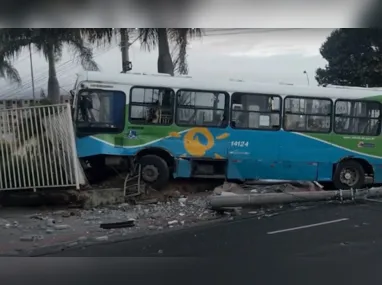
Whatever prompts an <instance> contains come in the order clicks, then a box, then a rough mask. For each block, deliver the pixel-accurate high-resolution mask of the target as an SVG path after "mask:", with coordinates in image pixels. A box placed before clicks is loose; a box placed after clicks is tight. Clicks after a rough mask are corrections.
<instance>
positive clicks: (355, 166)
mask: <svg viewBox="0 0 382 285" xmlns="http://www.w3.org/2000/svg"><path fill="white" fill-rule="evenodd" d="M333 182H334V186H335V187H336V188H337V189H342V190H348V189H361V188H363V187H364V186H365V170H364V169H363V167H362V165H361V164H360V163H359V162H357V161H355V160H345V161H342V162H340V163H339V164H338V166H337V169H336V171H335V173H334V180H333Z"/></svg>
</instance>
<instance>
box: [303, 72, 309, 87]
mask: <svg viewBox="0 0 382 285" xmlns="http://www.w3.org/2000/svg"><path fill="white" fill-rule="evenodd" d="M304 74H305V75H306V80H308V85H309V74H308V72H307V71H306V70H304Z"/></svg>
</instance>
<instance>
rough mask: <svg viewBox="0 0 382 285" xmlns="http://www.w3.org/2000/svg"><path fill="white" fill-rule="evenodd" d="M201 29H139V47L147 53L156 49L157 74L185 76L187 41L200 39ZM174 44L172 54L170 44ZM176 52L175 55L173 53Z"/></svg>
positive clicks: (186, 71) (186, 68)
mask: <svg viewBox="0 0 382 285" xmlns="http://www.w3.org/2000/svg"><path fill="white" fill-rule="evenodd" d="M202 34H203V31H202V29H191V28H187V29H165V28H159V29H151V28H150V29H143V28H142V29H139V39H140V41H141V45H142V47H143V48H145V49H146V50H148V51H151V50H153V49H155V48H158V72H159V73H167V74H170V75H171V76H174V74H175V73H176V72H177V73H180V74H187V73H188V66H187V60H186V57H187V46H188V43H189V42H188V41H189V39H192V38H200V37H201V36H202ZM171 43H174V48H175V49H174V50H173V52H171V51H170V44H171ZM176 50H177V55H175V54H174V53H175V52H174V51H176Z"/></svg>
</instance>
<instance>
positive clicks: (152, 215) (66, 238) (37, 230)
mask: <svg viewBox="0 0 382 285" xmlns="http://www.w3.org/2000/svg"><path fill="white" fill-rule="evenodd" d="M187 185H190V183H186V184H184V185H180V186H179V187H177V188H175V189H174V188H172V189H167V190H165V191H154V192H152V193H149V194H148V195H146V196H145V195H143V197H140V198H139V199H137V200H132V201H129V202H127V203H126V202H125V203H119V204H117V205H109V206H102V207H95V208H91V209H68V208H65V209H61V210H41V211H37V212H35V211H36V210H33V209H30V208H29V209H28V208H23V209H21V210H20V209H6V208H3V209H2V211H1V212H2V213H1V218H0V229H1V230H0V254H4V253H7V252H10V251H13V252H20V251H24V250H31V249H33V248H36V247H38V248H41V247H49V246H53V245H60V246H64V247H72V246H77V245H82V244H87V243H89V242H91V243H94V242H105V241H108V240H111V239H113V238H114V237H120V236H126V237H128V236H136V235H146V234H148V233H155V232H161V231H163V230H165V229H170V228H174V229H176V228H182V227H187V226H191V225H195V224H198V223H200V222H203V221H211V220H218V219H222V218H228V219H232V217H233V216H236V215H242V209H240V208H235V209H231V210H230V209H226V210H225V211H223V212H219V211H213V210H210V209H209V205H208V204H207V203H208V199H207V198H208V197H210V196H211V195H238V194H248V193H250V192H252V193H278V192H288V191H290V192H295V191H296V189H298V188H299V186H295V185H291V184H274V185H269V184H265V185H238V184H235V183H228V182H225V183H223V184H222V185H220V186H218V187H215V189H214V190H213V191H206V190H202V191H200V190H201V189H206V187H205V185H201V186H200V189H198V191H194V192H192V191H189V189H187V187H188V186H187ZM186 186H187V187H186ZM308 187H311V188H312V189H313V188H315V187H313V186H311V185H310V186H308ZM300 188H301V189H304V190H305V191H306V187H305V188H304V187H300ZM209 189H211V188H209ZM212 189H213V187H212ZM282 208H283V206H281V207H280V206H277V208H273V209H266V210H264V209H260V208H258V209H256V210H249V211H246V214H250V215H256V216H258V217H259V218H263V217H268V216H272V215H274V214H277V212H279V211H280V210H281V209H282ZM31 211H33V212H31Z"/></svg>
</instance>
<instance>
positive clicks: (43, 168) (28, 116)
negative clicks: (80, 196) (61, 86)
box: [0, 104, 84, 190]
mask: <svg viewBox="0 0 382 285" xmlns="http://www.w3.org/2000/svg"><path fill="white" fill-rule="evenodd" d="M0 135H1V138H0V155H1V157H0V190H12V189H36V188H53V187H68V186H75V187H76V188H77V189H79V185H80V184H81V182H83V181H84V175H83V172H82V171H81V167H80V165H79V161H78V158H77V151H76V145H75V134H74V128H73V121H72V116H71V110H70V106H69V104H58V105H50V106H34V107H26V108H16V109H5V110H0Z"/></svg>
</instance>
